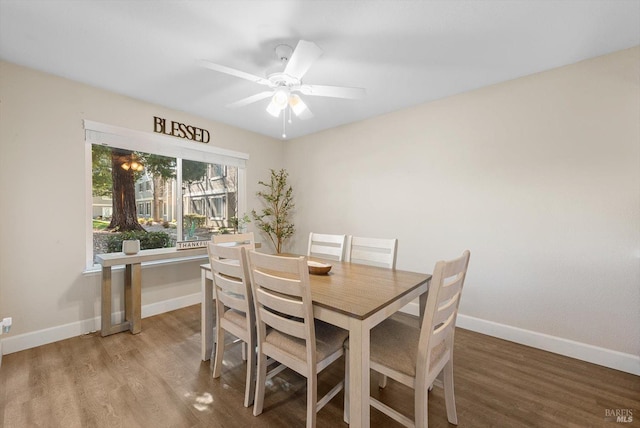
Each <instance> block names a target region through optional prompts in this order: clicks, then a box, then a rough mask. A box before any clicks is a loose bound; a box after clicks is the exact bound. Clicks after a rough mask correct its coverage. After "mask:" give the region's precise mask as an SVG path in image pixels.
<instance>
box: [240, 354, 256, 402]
mask: <svg viewBox="0 0 640 428" xmlns="http://www.w3.org/2000/svg"><path fill="white" fill-rule="evenodd" d="M242 344H243V345H245V346H244V347H243V349H247V348H249V349H251V350H253V352H247V380H246V381H245V382H246V383H245V387H244V407H249V406H251V405H252V404H253V400H254V398H255V394H256V353H255V345H254V344H253V343H249V344H247V343H246V342H242Z"/></svg>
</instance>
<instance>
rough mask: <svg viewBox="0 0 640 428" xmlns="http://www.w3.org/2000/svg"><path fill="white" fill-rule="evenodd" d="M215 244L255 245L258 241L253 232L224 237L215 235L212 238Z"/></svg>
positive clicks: (226, 234) (224, 235) (225, 235)
mask: <svg viewBox="0 0 640 428" xmlns="http://www.w3.org/2000/svg"><path fill="white" fill-rule="evenodd" d="M211 240H212V241H213V243H214V244H226V243H236V244H255V242H256V240H255V238H254V237H253V232H248V233H235V234H232V233H225V234H223V235H213V237H212V238H211Z"/></svg>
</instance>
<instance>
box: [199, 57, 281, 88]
mask: <svg viewBox="0 0 640 428" xmlns="http://www.w3.org/2000/svg"><path fill="white" fill-rule="evenodd" d="M199 62H200V65H201V66H203V67H206V68H208V69H209V70H213V71H218V72H220V73H225V74H230V75H231V76H235V77H239V78H241V79H246V80H249V81H251V82H254V83H258V84H260V85H267V86H271V82H270V81H269V80H268V79H265V78H264V77H260V76H256V75H255V74H251V73H247V72H244V71H240V70H236V69H235V68H231V67H227V66H226V65H220V64H216V63H215V62H211V61H207V60H204V59H202V60H200V61H199Z"/></svg>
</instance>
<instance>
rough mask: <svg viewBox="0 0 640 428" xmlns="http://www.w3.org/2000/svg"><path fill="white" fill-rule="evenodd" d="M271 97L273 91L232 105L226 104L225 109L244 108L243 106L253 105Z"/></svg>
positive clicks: (261, 93)
mask: <svg viewBox="0 0 640 428" xmlns="http://www.w3.org/2000/svg"><path fill="white" fill-rule="evenodd" d="M272 95H273V91H265V92H260V93H259V94H255V95H251V96H250V97H247V98H243V99H241V100H238V101H236V102H234V103H231V104H227V108H238V107H244V106H246V105H249V104H251V103H255V102H256V101H260V100H264V99H265V98H269V97H270V96H272Z"/></svg>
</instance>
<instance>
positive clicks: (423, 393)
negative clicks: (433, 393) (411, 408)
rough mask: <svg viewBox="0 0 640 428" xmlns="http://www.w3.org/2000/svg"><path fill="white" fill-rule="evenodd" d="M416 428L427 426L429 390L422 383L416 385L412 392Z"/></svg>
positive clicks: (425, 427)
mask: <svg viewBox="0 0 640 428" xmlns="http://www.w3.org/2000/svg"><path fill="white" fill-rule="evenodd" d="M414 393H415V395H414V400H415V418H416V428H427V427H428V426H429V388H428V385H423V384H422V382H420V383H419V384H416V389H415V391H414Z"/></svg>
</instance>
